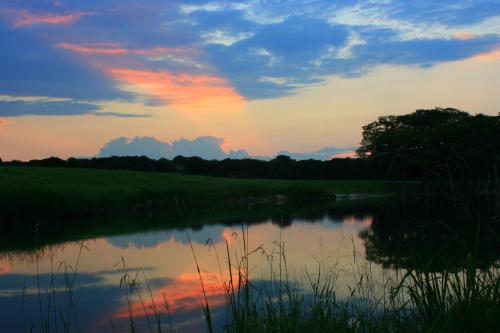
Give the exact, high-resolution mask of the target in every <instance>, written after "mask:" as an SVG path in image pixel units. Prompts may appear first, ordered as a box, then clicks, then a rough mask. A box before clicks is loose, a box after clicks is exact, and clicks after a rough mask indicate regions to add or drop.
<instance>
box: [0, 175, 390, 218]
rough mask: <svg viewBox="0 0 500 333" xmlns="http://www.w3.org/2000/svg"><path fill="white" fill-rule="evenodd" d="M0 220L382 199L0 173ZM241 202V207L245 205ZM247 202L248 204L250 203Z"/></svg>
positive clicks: (369, 187) (260, 182)
mask: <svg viewBox="0 0 500 333" xmlns="http://www.w3.org/2000/svg"><path fill="white" fill-rule="evenodd" d="M0 184H1V186H0V208H1V210H0V218H1V219H3V220H19V219H23V220H26V219H32V218H34V219H46V218H61V217H81V216H100V215H106V214H108V215H109V214H114V213H124V212H144V211H151V210H155V211H156V210H163V211H165V210H171V209H175V208H176V207H177V203H176V198H177V202H179V205H180V206H181V207H189V208H191V209H196V208H198V207H207V206H209V207H215V206H218V207H221V206H228V205H234V204H238V203H240V204H241V202H243V203H244V204H247V203H248V198H250V197H253V198H262V197H266V196H267V197H272V196H275V195H283V196H285V197H287V198H288V199H294V198H295V199H297V198H300V199H318V200H319V199H322V198H323V199H325V198H330V199H332V198H333V195H334V194H338V193H365V194H377V193H387V192H388V186H387V184H386V182H384V181H366V180H363V181H356V180H346V181H343V180H342V181H340V180H339V181H316V180H314V181H312V180H304V181H302V180H300V181H294V180H267V179H235V178H216V177H205V176H192V175H182V174H174V173H154V172H134V171H122V170H94V169H66V168H38V167H0ZM245 200H246V201H245ZM250 200H252V199H250Z"/></svg>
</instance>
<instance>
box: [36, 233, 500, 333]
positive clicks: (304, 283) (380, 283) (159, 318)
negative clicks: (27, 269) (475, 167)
mask: <svg viewBox="0 0 500 333" xmlns="http://www.w3.org/2000/svg"><path fill="white" fill-rule="evenodd" d="M186 235H187V237H188V239H189V233H186ZM476 237H477V239H479V229H478V233H477V235H476ZM274 245H275V248H274V249H272V250H271V251H270V252H266V251H265V250H264V249H263V248H262V247H258V248H255V249H251V248H249V247H248V231H247V230H246V229H245V228H244V227H242V229H241V232H239V233H237V234H234V235H233V241H232V242H231V243H229V242H228V241H227V240H226V243H225V249H223V253H218V252H217V249H216V248H215V246H213V245H212V244H211V243H210V242H208V243H207V246H209V248H210V250H211V251H213V253H214V255H215V256H214V258H215V260H217V262H218V264H219V270H220V271H219V272H212V273H210V274H208V273H207V272H204V271H203V269H202V268H201V267H200V266H199V264H198V261H197V254H196V253H195V251H194V249H193V247H192V246H191V249H192V254H193V259H194V265H195V267H196V271H197V272H198V276H199V282H200V286H201V290H200V303H201V304H200V306H201V311H200V312H202V313H203V315H204V318H205V325H204V326H203V327H202V328H201V331H208V332H210V333H212V332H229V333H247V332H266V333H267V332H283V333H294V332H415V333H417V332H450V333H451V332H492V333H493V332H498V327H499V325H500V319H499V318H500V270H499V267H498V266H492V267H490V268H487V269H480V268H479V267H478V266H477V265H476V257H477V253H471V255H470V256H469V257H468V258H467V261H466V265H465V267H462V268H461V269H458V270H457V269H448V268H443V269H442V270H440V271H438V272H429V271H427V270H426V267H425V266H426V265H425V264H422V265H421V266H419V267H418V268H412V269H408V270H403V271H399V272H398V271H395V272H393V274H387V275H384V277H383V280H380V277H376V276H374V275H373V272H372V269H371V267H370V265H367V264H366V263H361V262H359V261H357V260H356V256H354V259H353V260H354V261H353V262H352V277H353V278H352V284H349V285H339V284H338V283H337V281H338V277H339V272H338V270H337V269H336V267H335V265H333V264H331V263H318V266H317V268H316V269H312V270H310V269H309V270H308V269H307V268H305V269H304V270H303V271H302V275H300V276H302V277H303V279H300V276H297V275H292V273H289V267H288V265H287V257H286V249H285V243H284V242H282V241H276V242H274ZM84 247H85V245H84V243H83V242H82V243H81V249H83V248H84ZM219 250H220V249H219ZM80 253H81V250H80ZM256 255H263V256H265V257H266V258H267V259H268V260H267V262H268V267H267V269H264V270H263V273H262V274H263V275H260V276H256V274H255V273H254V271H255V267H253V266H252V264H251V262H252V258H253V257H254V256H256ZM78 260H80V255H78V259H77V263H76V265H75V267H78ZM122 269H123V272H124V273H123V276H122V278H121V279H120V286H121V287H122V288H124V292H125V295H126V297H125V299H126V302H127V308H128V316H127V317H124V318H122V322H120V323H118V322H115V321H113V320H111V322H110V331H115V328H116V327H120V331H128V332H139V331H140V332H151V333H161V332H174V331H182V330H183V329H184V326H180V327H177V326H176V323H175V322H172V318H171V313H170V307H169V304H170V301H169V300H168V299H167V298H166V297H165V295H164V294H163V297H158V295H156V293H157V292H156V291H155V290H154V289H153V288H152V287H151V284H150V281H148V278H147V275H146V273H145V272H144V271H142V270H129V269H128V268H127V267H126V265H125V262H124V261H123V267H122ZM219 274H220V275H219ZM65 275H66V276H67V277H66V278H65V286H64V287H63V289H58V288H57V287H55V285H56V284H54V281H53V280H54V278H53V279H51V281H50V283H49V287H48V288H47V290H45V289H44V290H39V291H38V293H39V294H40V293H47V295H46V296H48V297H49V299H50V297H52V303H51V302H48V305H47V308H46V307H45V304H44V302H42V301H41V300H40V312H41V315H40V318H41V320H42V322H41V323H40V324H41V328H42V331H43V332H49V331H50V328H52V329H54V328H55V327H62V328H63V329H62V330H61V331H64V332H70V331H73V330H74V329H75V328H76V330H77V331H78V323H77V322H76V313H75V311H76V309H74V301H75V300H74V291H75V290H76V288H77V285H75V280H76V279H75V277H76V275H77V271H76V270H70V271H69V274H68V272H66V271H65ZM214 280H215V281H217V283H216V284H217V288H220V289H221V291H222V293H221V294H218V293H216V296H214V294H213V288H215V287H214ZM207 285H210V287H207ZM38 288H40V287H38ZM209 289H210V290H211V292H210V291H209ZM342 289H344V290H349V295H348V296H347V297H345V296H344V297H341V296H339V294H340V293H339V291H340V290H342ZM60 293H66V294H67V295H66V296H67V300H66V302H68V303H67V306H68V308H69V310H68V311H67V312H61V316H59V317H57V316H54V318H52V317H51V316H50V314H51V311H52V312H54V313H55V312H56V310H57V304H56V298H55V297H56V295H57V294H60ZM220 298H222V302H220ZM63 304H64V302H63ZM132 304H140V306H139V308H134V306H132ZM45 311H47V312H48V313H45ZM193 319H196V318H193Z"/></svg>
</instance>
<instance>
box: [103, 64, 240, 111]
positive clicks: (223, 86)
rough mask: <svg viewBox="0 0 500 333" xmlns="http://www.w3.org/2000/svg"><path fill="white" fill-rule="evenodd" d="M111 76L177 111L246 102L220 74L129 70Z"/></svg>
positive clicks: (226, 106)
mask: <svg viewBox="0 0 500 333" xmlns="http://www.w3.org/2000/svg"><path fill="white" fill-rule="evenodd" d="M109 73H110V75H111V76H112V77H114V78H115V79H118V80H120V81H122V82H123V83H125V84H127V85H130V86H132V87H133V88H137V89H138V90H140V91H141V92H144V93H146V94H148V95H151V96H154V97H156V98H158V99H159V100H162V101H164V102H165V103H167V104H169V105H171V106H172V107H174V108H177V109H182V110H187V109H195V108H202V107H211V108H212V107H213V108H215V107H216V108H224V109H227V108H235V107H240V106H242V104H243V102H244V98H243V97H242V96H241V95H239V94H238V93H237V92H236V91H235V89H234V88H233V87H231V86H230V85H229V83H228V82H227V81H226V80H225V79H223V78H221V77H219V76H216V75H194V74H187V73H181V74H176V73H171V72H168V71H149V70H135V69H127V68H113V69H110V70H109Z"/></svg>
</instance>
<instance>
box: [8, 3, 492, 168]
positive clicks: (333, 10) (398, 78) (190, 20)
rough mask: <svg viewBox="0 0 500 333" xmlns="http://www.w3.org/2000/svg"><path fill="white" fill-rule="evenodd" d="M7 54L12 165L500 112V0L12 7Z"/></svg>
mask: <svg viewBox="0 0 500 333" xmlns="http://www.w3.org/2000/svg"><path fill="white" fill-rule="evenodd" d="M0 45H1V52H0V158H2V159H3V160H11V159H22V160H26V159H32V158H44V157H48V156H60V157H63V158H66V157H70V156H95V155H97V154H99V152H101V151H102V149H104V148H106V147H108V148H109V145H110V144H111V143H116V142H117V141H116V140H119V139H120V140H122V141H123V140H125V141H124V142H130V140H134V138H154V139H155V140H157V141H158V142H160V143H166V144H167V145H170V147H173V143H175V142H181V143H182V142H186V141H187V142H195V143H197V144H198V143H200V142H205V141H207V140H206V138H209V137H210V138H213V140H208V141H207V142H209V144H210V145H212V146H213V145H214V144H215V145H216V146H217V147H218V148H220V150H221V151H222V152H223V154H226V155H224V156H227V155H228V154H231V151H233V152H237V151H240V152H241V151H242V150H244V153H246V154H249V155H251V156H271V155H273V154H276V153H277V152H280V151H288V152H297V153H298V152H314V151H321V149H322V148H324V147H330V148H332V147H337V148H338V147H345V149H348V147H349V148H351V147H356V146H357V145H358V144H359V141H360V139H361V134H362V126H363V125H366V124H367V123H369V122H371V121H374V120H375V119H376V118H377V117H378V116H381V115H387V114H404V113H409V112H413V111H414V110H416V109H419V108H433V107H436V106H440V107H455V108H458V109H462V110H464V111H468V112H471V113H484V114H489V115H496V114H497V113H498V112H500V94H499V93H498V87H500V75H499V74H500V0H492V1H491V0H478V1H472V0H466V1H450V0H442V1H431V0H422V1H391V0H367V1H349V0H338V1H327V0H322V1H321V0H297V1H280V0H276V1H269V0H260V1H259V0H250V1H243V2H238V1H176V0H169V1H163V0H149V1H131V0H86V1H77V0H73V1H46V0H36V1H35V0H2V1H1V3H0ZM199 139H201V141H200V140H199ZM127 140H129V141H127ZM183 140H184V141H183ZM203 140H205V141H203ZM150 141H151V140H150ZM140 142H142V141H140V140H139V141H137V142H136V143H140ZM170 143H172V144H170ZM157 146H158V147H160V146H161V144H159V145H157ZM195 146H196V145H194V146H193V147H195ZM161 147H163V146H161ZM186 147H191V146H186ZM196 147H197V148H196V149H200V148H199V147H198V146H196ZM217 147H216V148H217ZM209 148H210V147H208V148H207V149H209ZM212 148H213V147H212ZM134 149H136V148H134ZM139 149H140V147H139ZM144 149H149V148H147V147H145V148H144ZM189 149H190V148H189ZM201 149H202V150H203V148H201ZM154 153H155V154H157V153H158V152H157V151H155V152H154Z"/></svg>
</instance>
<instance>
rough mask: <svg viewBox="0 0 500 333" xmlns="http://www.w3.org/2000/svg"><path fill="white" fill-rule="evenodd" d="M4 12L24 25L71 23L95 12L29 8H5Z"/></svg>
mask: <svg viewBox="0 0 500 333" xmlns="http://www.w3.org/2000/svg"><path fill="white" fill-rule="evenodd" d="M3 12H4V13H6V14H9V15H11V16H12V17H13V24H14V26H16V27H22V26H27V25H33V24H70V23H73V22H75V21H78V20H79V19H80V18H82V17H84V16H91V15H95V13H94V12H85V11H77V12H71V13H66V14H56V13H43V12H31V11H28V10H16V9H4V10H3Z"/></svg>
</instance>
